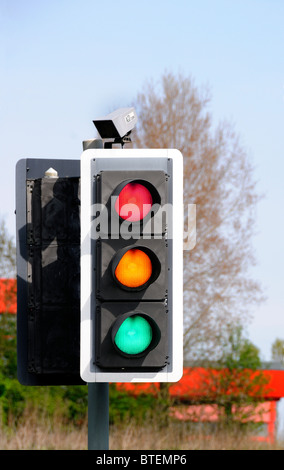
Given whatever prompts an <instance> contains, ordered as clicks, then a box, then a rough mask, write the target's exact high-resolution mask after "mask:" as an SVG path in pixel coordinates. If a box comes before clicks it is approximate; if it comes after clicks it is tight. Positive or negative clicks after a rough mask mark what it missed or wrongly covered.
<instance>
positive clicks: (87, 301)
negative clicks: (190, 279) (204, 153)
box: [80, 148, 183, 382]
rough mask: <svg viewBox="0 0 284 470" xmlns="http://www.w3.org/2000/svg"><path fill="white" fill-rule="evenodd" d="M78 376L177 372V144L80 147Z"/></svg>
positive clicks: (158, 377)
mask: <svg viewBox="0 0 284 470" xmlns="http://www.w3.org/2000/svg"><path fill="white" fill-rule="evenodd" d="M81 188H82V190H81V366H80V369H81V377H82V379H83V380H85V381H86V382H130V381H137V382H151V381H153V382H168V381H177V380H179V378H180V377H181V375H182V366H183V361H182V357H183V352H182V351H183V298H182V297H183V292H182V283H183V280H182V279H183V265H182V258H183V256H182V250H183V161H182V155H181V153H180V152H179V151H177V150H169V149H154V150H150V149H147V150H142V149H139V150H137V149H112V148H111V149H106V148H105V149H91V150H86V151H85V152H83V154H82V156H81Z"/></svg>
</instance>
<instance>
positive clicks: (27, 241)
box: [16, 158, 84, 385]
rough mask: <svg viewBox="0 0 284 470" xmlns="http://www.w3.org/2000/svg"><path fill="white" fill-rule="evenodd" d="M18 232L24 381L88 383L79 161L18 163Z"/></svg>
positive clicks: (20, 353)
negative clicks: (83, 349)
mask: <svg viewBox="0 0 284 470" xmlns="http://www.w3.org/2000/svg"><path fill="white" fill-rule="evenodd" d="M51 167H52V168H53V169H55V170H56V171H54V170H52V168H51ZM16 232H17V239H16V240H17V368H18V379H19V381H20V383H21V384H23V385H68V384H74V385H75V384H83V383H84V382H83V381H82V379H81V377H80V249H81V247H80V161H79V160H53V159H52V160H51V159H37V158H35V159H33V158H28V159H22V160H20V161H19V162H18V164H17V167H16Z"/></svg>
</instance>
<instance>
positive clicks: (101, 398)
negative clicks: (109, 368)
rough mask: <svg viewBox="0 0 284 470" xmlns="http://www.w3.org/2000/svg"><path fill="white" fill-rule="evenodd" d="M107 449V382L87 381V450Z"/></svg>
mask: <svg viewBox="0 0 284 470" xmlns="http://www.w3.org/2000/svg"><path fill="white" fill-rule="evenodd" d="M108 449H109V384H108V383H88V450H108Z"/></svg>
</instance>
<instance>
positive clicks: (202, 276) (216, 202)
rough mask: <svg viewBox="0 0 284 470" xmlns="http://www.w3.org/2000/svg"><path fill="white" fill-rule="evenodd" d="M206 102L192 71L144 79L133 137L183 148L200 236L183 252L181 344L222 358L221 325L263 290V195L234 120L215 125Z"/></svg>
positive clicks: (244, 311) (235, 318) (241, 316)
mask: <svg viewBox="0 0 284 470" xmlns="http://www.w3.org/2000/svg"><path fill="white" fill-rule="evenodd" d="M209 102H210V99H209V93H208V90H207V89H204V90H203V89H198V88H197V87H196V86H195V85H194V82H193V80H192V79H191V78H190V77H184V76H183V75H181V74H180V75H178V76H175V75H174V74H172V73H165V74H164V75H163V76H162V77H161V80H160V82H159V83H157V84H153V82H149V83H147V84H146V85H145V88H144V90H143V91H142V92H141V93H139V94H138V96H137V98H136V101H135V103H134V106H135V108H136V111H137V114H138V116H139V120H138V125H137V128H136V130H135V136H134V139H133V140H134V142H135V145H137V147H141V148H147V147H148V148H177V149H179V150H180V151H181V152H182V154H183V156H184V204H185V206H186V205H187V204H196V208H197V243H196V246H195V248H194V249H193V250H190V251H185V252H184V305H185V316H184V324H185V330H184V348H185V354H186V358H188V359H190V360H194V359H195V358H199V359H200V358H201V357H204V358H206V357H211V358H213V357H214V358H215V359H216V358H218V356H219V353H220V352H221V351H220V350H219V348H218V344H220V341H219V339H220V336H222V329H223V326H224V325H228V324H229V323H234V322H236V323H239V321H240V320H242V323H244V322H245V321H246V320H247V319H248V317H249V314H248V312H249V307H250V305H252V303H254V302H256V301H259V300H260V298H261V289H260V286H259V284H258V283H257V282H255V281H254V280H253V279H252V278H251V277H250V273H249V270H250V268H251V266H252V265H253V264H254V257H253V250H252V245H251V237H252V235H253V227H254V219H255V208H256V203H257V201H258V196H257V194H256V190H255V182H254V180H253V168H252V165H251V163H250V160H249V158H248V154H247V152H246V150H245V149H244V148H243V147H242V145H241V144H240V142H239V138H238V137H237V136H236V134H235V132H234V130H233V128H232V126H231V125H230V124H228V123H226V122H223V123H221V124H220V125H218V127H217V128H216V129H213V126H212V117H211V115H210V113H209V111H208V105H209ZM186 224H187V220H186V217H185V229H186V228H187V227H186ZM212 354H213V355H214V356H212Z"/></svg>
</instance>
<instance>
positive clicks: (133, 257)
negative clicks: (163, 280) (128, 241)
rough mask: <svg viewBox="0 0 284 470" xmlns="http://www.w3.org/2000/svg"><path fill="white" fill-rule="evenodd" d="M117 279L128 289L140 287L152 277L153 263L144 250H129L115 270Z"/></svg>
mask: <svg viewBox="0 0 284 470" xmlns="http://www.w3.org/2000/svg"><path fill="white" fill-rule="evenodd" d="M114 274H115V277H116V279H117V280H118V281H119V282H120V283H121V284H122V285H124V286H126V287H140V286H142V285H143V284H145V283H146V282H147V281H148V280H149V279H150V277H151V275H152V262H151V260H150V258H149V256H148V255H147V254H146V253H145V252H144V251H142V250H138V249H131V250H128V251H127V252H126V253H125V254H124V255H123V256H122V258H121V260H120V261H119V263H118V265H117V267H116V269H115V272H114Z"/></svg>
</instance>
